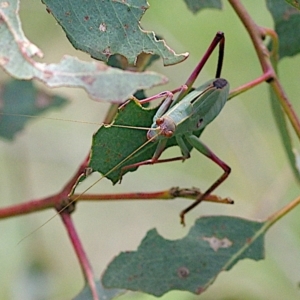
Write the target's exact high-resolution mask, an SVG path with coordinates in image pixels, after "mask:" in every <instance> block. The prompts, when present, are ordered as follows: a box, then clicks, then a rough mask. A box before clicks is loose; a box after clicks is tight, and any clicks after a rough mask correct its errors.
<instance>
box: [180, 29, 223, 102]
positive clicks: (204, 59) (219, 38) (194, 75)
mask: <svg viewBox="0 0 300 300" xmlns="http://www.w3.org/2000/svg"><path fill="white" fill-rule="evenodd" d="M218 44H219V56H218V63H217V70H216V78H220V77H221V71H222V66H223V59H224V48H225V35H224V33H223V32H221V31H218V32H217V33H216V35H215V37H214V39H213V40H212V42H211V44H210V45H209V47H208V49H207V50H206V52H205V54H204V55H203V57H202V59H201V60H200V62H199V63H198V65H197V66H196V68H195V69H194V70H193V72H192V73H191V75H190V77H189V78H188V79H187V81H186V83H185V84H186V86H187V87H188V89H187V90H186V91H182V92H181V93H180V94H179V96H178V99H182V98H183V97H184V96H186V95H187V94H188V92H189V91H190V89H191V88H192V85H193V84H194V82H195V80H196V79H197V77H198V75H199V73H200V72H201V70H202V69H203V67H204V65H205V64H206V62H207V60H208V59H209V57H210V56H211V54H212V53H213V51H214V49H215V48H216V47H217V46H218ZM176 101H177V100H176Z"/></svg>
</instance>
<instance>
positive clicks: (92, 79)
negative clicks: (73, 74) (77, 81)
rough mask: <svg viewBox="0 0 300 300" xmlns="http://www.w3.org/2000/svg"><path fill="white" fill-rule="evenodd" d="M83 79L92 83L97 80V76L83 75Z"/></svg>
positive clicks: (89, 83) (87, 82)
mask: <svg viewBox="0 0 300 300" xmlns="http://www.w3.org/2000/svg"><path fill="white" fill-rule="evenodd" d="M81 79H82V81H83V82H84V83H86V84H88V85H92V84H93V83H94V81H95V80H96V78H95V77H92V76H82V77H81Z"/></svg>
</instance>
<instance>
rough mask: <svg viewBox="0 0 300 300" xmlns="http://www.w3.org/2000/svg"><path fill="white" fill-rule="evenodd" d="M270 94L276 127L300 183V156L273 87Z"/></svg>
mask: <svg viewBox="0 0 300 300" xmlns="http://www.w3.org/2000/svg"><path fill="white" fill-rule="evenodd" d="M269 92H270V100H271V107H272V112H273V115H274V118H275V120H276V125H277V128H278V130H279V133H280V137H281V140H282V143H283V146H284V148H285V153H286V155H287V157H288V160H289V163H290V166H291V168H292V171H293V173H294V176H295V178H296V179H297V180H298V181H299V182H300V168H299V162H298V161H299V155H297V153H296V152H295V150H294V146H293V142H292V139H291V135H290V133H289V129H288V124H287V120H286V116H285V114H284V112H283V110H282V108H281V105H280V103H279V100H278V98H277V95H276V94H275V93H274V90H273V89H272V88H271V87H270V88H269Z"/></svg>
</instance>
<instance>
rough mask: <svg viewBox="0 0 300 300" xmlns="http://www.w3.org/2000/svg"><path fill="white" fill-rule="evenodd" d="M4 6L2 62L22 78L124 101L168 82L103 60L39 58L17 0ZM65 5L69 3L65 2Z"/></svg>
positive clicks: (0, 10)
mask: <svg viewBox="0 0 300 300" xmlns="http://www.w3.org/2000/svg"><path fill="white" fill-rule="evenodd" d="M5 3H7V6H6V5H2V6H1V7H0V17H1V19H2V22H1V23H0V35H1V39H0V65H1V66H2V68H3V69H4V70H5V71H6V72H8V73H9V74H10V75H12V76H13V77H15V78H18V79H27V80H29V79H33V78H36V79H39V80H41V81H42V82H44V83H45V84H46V85H48V86H49V87H59V86H68V87H81V88H84V89H85V90H86V91H87V93H88V94H89V95H90V97H91V98H93V99H95V100H98V101H100V100H102V101H111V102H123V101H124V100H126V99H127V98H128V97H129V96H130V95H132V94H134V93H135V92H136V91H137V90H140V89H147V88H149V87H152V86H153V85H157V84H162V83H165V82H166V78H165V77H163V76H161V75H158V74H156V73H153V72H144V73H137V72H129V71H122V70H119V69H115V68H110V67H107V66H106V65H105V64H104V63H100V62H94V61H93V62H84V61H80V60H78V59H77V58H74V57H70V56H65V57H64V58H63V59H62V60H61V61H60V62H59V63H58V64H49V65H47V64H44V63H39V62H36V61H35V60H34V59H33V57H34V56H35V55H37V56H39V57H41V56H42V52H41V50H39V49H38V48H37V47H36V46H35V45H34V44H32V43H31V42H30V41H29V40H28V39H27V38H26V37H25V36H24V33H23V31H22V27H21V22H20V18H19V15H18V12H19V2H18V1H17V0H15V1H10V2H5ZM64 5H65V3H64Z"/></svg>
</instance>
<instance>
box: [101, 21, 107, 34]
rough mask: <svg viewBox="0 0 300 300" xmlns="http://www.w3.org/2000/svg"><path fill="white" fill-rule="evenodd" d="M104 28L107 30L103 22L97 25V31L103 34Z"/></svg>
mask: <svg viewBox="0 0 300 300" xmlns="http://www.w3.org/2000/svg"><path fill="white" fill-rule="evenodd" d="M106 28H107V26H106V24H105V23H104V22H103V23H101V24H100V25H99V30H100V31H102V32H105V31H106Z"/></svg>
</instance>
